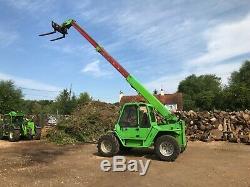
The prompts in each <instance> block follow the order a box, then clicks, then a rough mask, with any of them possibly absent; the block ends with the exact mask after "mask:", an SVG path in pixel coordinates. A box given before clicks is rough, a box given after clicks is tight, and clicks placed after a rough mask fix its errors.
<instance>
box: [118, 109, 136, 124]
mask: <svg viewBox="0 0 250 187" xmlns="http://www.w3.org/2000/svg"><path fill="white" fill-rule="evenodd" d="M119 123H120V126H121V127H137V126H138V122H137V106H134V105H131V106H130V105H127V106H125V107H124V109H123V113H122V115H121V118H120V122H119Z"/></svg>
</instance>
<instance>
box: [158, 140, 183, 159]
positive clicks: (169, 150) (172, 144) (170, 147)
mask: <svg viewBox="0 0 250 187" xmlns="http://www.w3.org/2000/svg"><path fill="white" fill-rule="evenodd" d="M154 151H155V154H156V155H157V156H158V158H159V159H160V160H163V161H168V162H173V161H175V159H176V158H177V157H178V156H179V154H180V148H179V145H178V142H177V141H176V139H175V138H174V137H172V136H169V135H163V136H160V137H159V138H158V139H157V140H156V142H155V146H154Z"/></svg>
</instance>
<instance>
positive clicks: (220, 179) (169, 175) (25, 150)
mask: <svg viewBox="0 0 250 187" xmlns="http://www.w3.org/2000/svg"><path fill="white" fill-rule="evenodd" d="M125 156H126V158H127V159H128V160H131V159H135V160H139V159H142V160H144V162H145V161H146V159H150V160H151V163H150V166H149V169H148V172H147V174H146V175H145V176H140V175H139V173H138V172H129V171H126V172H103V171H101V170H100V162H101V161H102V160H103V159H106V158H103V157H100V156H98V155H97V149H96V145H94V144H83V145H75V146H74V145H70V146H57V145H54V144H50V143H46V142H44V141H21V142H17V143H10V142H8V141H4V140H3V141H0V178H1V180H0V186H120V187H121V186H136V187H138V186H144V187H145V186H183V187H184V186H185V187H186V186H214V187H216V186H227V187H228V186H246V187H249V186H250V146H249V145H244V144H232V143H226V142H211V143H202V142H189V144H188V148H187V150H186V151H185V152H184V153H183V154H181V155H180V156H179V158H178V159H177V160H176V161H175V162H173V163H168V162H162V161H158V160H156V158H155V156H154V155H153V154H152V150H150V149H147V150H132V151H131V152H130V153H127V154H126V155H125ZM109 160H111V158H109Z"/></svg>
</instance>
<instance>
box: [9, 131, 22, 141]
mask: <svg viewBox="0 0 250 187" xmlns="http://www.w3.org/2000/svg"><path fill="white" fill-rule="evenodd" d="M11 133H13V134H12V136H11ZM8 139H9V141H10V142H17V141H19V140H20V129H13V130H10V132H9V135H8Z"/></svg>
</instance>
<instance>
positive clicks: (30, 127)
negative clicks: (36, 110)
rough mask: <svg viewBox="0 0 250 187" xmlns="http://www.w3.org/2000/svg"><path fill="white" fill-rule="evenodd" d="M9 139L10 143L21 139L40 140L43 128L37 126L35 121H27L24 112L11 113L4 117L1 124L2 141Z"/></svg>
mask: <svg viewBox="0 0 250 187" xmlns="http://www.w3.org/2000/svg"><path fill="white" fill-rule="evenodd" d="M4 137H8V139H9V141H11V142H16V141H18V140H19V139H20V138H25V139H28V140H32V139H35V140H39V139H40V137H41V127H39V126H36V125H35V123H34V122H33V120H30V119H25V116H24V114H23V113H22V112H14V111H12V112H10V113H8V114H5V115H4V116H3V120H2V122H1V123H0V139H3V138H4Z"/></svg>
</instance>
